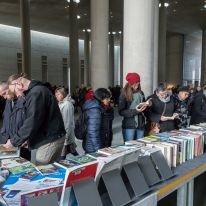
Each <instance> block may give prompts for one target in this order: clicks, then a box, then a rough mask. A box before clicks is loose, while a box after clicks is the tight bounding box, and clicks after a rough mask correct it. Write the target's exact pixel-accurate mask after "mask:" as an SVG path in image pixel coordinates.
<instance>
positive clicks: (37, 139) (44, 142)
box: [4, 74, 65, 164]
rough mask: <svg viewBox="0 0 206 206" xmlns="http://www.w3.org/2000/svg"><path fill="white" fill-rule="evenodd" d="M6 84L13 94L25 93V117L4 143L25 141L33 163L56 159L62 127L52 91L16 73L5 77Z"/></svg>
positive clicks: (61, 141)
mask: <svg viewBox="0 0 206 206" xmlns="http://www.w3.org/2000/svg"><path fill="white" fill-rule="evenodd" d="M8 85H9V91H10V92H11V93H13V94H15V95H16V96H23V95H25V100H26V102H25V111H26V117H25V120H24V121H23V125H22V126H21V127H20V128H19V130H18V131H17V132H16V133H15V134H13V135H12V136H11V137H10V139H9V140H8V141H7V143H6V144H4V147H6V148H9V147H12V146H15V147H18V146H21V145H22V144H23V143H24V142H25V141H27V144H28V148H29V149H30V150H31V161H32V162H33V163H35V164H48V163H51V162H53V161H58V160H59V159H60V155H61V152H62V148H63V145H64V140H65V129H64V123H63V119H62V115H61V112H60V109H59V106H58V104H57V101H56V99H55V97H54V95H53V94H52V93H51V91H49V89H48V88H46V87H45V86H43V85H42V83H41V82H39V81H36V80H29V79H27V78H26V77H25V76H22V75H18V74H17V75H11V76H10V77H9V78H8Z"/></svg>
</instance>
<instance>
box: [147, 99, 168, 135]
mask: <svg viewBox="0 0 206 206" xmlns="http://www.w3.org/2000/svg"><path fill="white" fill-rule="evenodd" d="M165 110H166V103H165V104H164V109H163V112H162V115H164V113H165ZM162 115H161V116H162ZM159 131H160V124H159V122H153V121H148V122H147V123H146V125H145V135H146V136H149V135H154V134H157V133H159Z"/></svg>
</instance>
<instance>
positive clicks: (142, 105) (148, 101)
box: [136, 98, 152, 109]
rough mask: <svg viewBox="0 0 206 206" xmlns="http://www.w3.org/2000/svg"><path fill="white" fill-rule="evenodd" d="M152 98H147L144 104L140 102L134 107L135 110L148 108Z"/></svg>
mask: <svg viewBox="0 0 206 206" xmlns="http://www.w3.org/2000/svg"><path fill="white" fill-rule="evenodd" d="M151 100H152V98H149V99H148V100H147V101H146V102H141V103H139V104H138V105H137V106H136V109H141V108H142V107H148V106H150V105H151V104H152V103H151Z"/></svg>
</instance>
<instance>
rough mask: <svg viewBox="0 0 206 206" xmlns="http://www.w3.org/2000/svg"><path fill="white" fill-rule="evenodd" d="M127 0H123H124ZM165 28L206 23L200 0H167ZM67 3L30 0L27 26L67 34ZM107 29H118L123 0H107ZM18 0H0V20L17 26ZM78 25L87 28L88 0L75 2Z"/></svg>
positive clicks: (192, 28) (193, 28) (186, 29)
mask: <svg viewBox="0 0 206 206" xmlns="http://www.w3.org/2000/svg"><path fill="white" fill-rule="evenodd" d="M126 1H127V0H126ZM167 2H169V3H170V6H169V7H168V8H167V12H168V20H167V30H168V31H169V32H178V33H182V34H190V33H193V32H198V31H200V30H202V29H204V28H205V27H206V8H205V9H204V4H206V1H204V0H168V1H167ZM68 5H69V4H68V3H67V1H66V0H30V24H31V29H32V30H36V31H42V32H47V33H53V34H58V35H63V36H68V33H69V31H68V28H69V26H68V24H69V8H66V7H67V6H68ZM109 8H110V9H109V10H110V24H109V29H110V31H119V30H122V24H123V0H110V1H109ZM19 10H20V6H19V0H0V24H7V25H11V26H18V27H20V17H19V16H20V12H19ZM78 13H79V15H80V16H81V19H79V20H78V21H79V29H80V31H82V29H85V28H90V0H81V1H80V3H79V4H78Z"/></svg>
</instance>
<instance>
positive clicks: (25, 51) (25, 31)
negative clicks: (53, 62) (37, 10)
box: [20, 0, 31, 78]
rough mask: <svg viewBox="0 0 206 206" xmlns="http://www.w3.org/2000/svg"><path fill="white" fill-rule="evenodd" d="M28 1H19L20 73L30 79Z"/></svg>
mask: <svg viewBox="0 0 206 206" xmlns="http://www.w3.org/2000/svg"><path fill="white" fill-rule="evenodd" d="M29 10H30V1H29V0H20V21H21V44H22V72H24V73H26V74H27V76H28V78H30V77H31V34H30V12H29Z"/></svg>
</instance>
